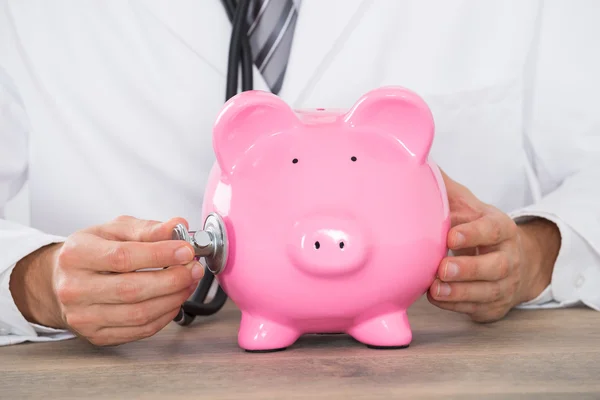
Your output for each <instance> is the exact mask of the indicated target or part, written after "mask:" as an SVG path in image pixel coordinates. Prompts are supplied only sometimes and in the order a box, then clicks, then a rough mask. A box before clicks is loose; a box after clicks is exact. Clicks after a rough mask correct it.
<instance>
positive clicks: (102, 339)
mask: <svg viewBox="0 0 600 400" xmlns="http://www.w3.org/2000/svg"><path fill="white" fill-rule="evenodd" d="M179 308H180V307H179V306H177V307H174V308H173V309H172V310H169V312H167V313H165V314H163V315H161V316H160V317H159V318H158V319H156V320H154V321H152V322H150V323H148V324H145V325H142V326H134V327H132V326H119V327H110V328H103V329H100V330H98V331H97V332H96V333H95V334H94V335H93V336H90V337H88V341H89V342H90V343H92V344H94V345H96V346H114V345H119V344H123V343H129V342H133V341H136V340H141V339H145V338H148V337H150V336H153V335H155V334H156V333H158V332H159V331H161V330H162V329H163V328H164V327H165V326H167V325H168V324H169V322H171V321H172V320H173V318H175V317H176V316H177V313H179Z"/></svg>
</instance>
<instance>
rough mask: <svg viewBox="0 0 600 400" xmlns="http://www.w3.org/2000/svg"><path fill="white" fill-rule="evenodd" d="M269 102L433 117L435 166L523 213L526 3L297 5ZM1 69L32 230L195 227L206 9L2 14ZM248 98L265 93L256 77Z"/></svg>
mask: <svg viewBox="0 0 600 400" xmlns="http://www.w3.org/2000/svg"><path fill="white" fill-rule="evenodd" d="M300 7H301V8H300V13H299V15H300V17H299V20H298V25H297V28H296V32H295V36H294V44H293V48H292V54H291V57H290V62H289V65H288V69H287V73H286V78H285V82H284V85H283V88H282V91H281V93H280V96H281V97H282V98H283V99H284V100H285V101H287V102H288V103H289V104H290V105H291V106H293V107H294V108H305V107H330V108H346V107H349V106H351V105H352V104H353V103H354V102H355V101H356V100H357V99H358V98H359V97H360V96H361V95H362V94H363V93H365V92H367V91H369V90H371V89H373V88H376V87H379V86H383V85H390V84H392V85H401V86H406V87H408V88H410V89H412V90H414V91H416V92H417V93H419V94H420V95H421V96H423V98H424V99H425V100H426V101H427V103H428V104H429V106H430V107H431V109H432V112H433V114H434V117H435V123H436V136H435V141H434V146H433V150H432V157H433V159H434V160H435V161H436V162H437V163H438V164H439V165H440V166H441V167H442V168H443V169H444V170H445V171H446V172H447V173H448V174H449V175H450V176H452V177H453V178H454V179H456V180H458V181H460V182H462V183H463V184H465V185H466V186H468V187H469V188H470V189H471V190H472V191H473V192H474V193H475V194H476V195H478V196H479V197H480V198H482V200H484V201H486V202H489V203H493V204H495V205H497V206H498V207H500V208H502V209H504V210H510V209H513V208H516V207H519V206H521V205H523V204H525V203H527V202H528V201H529V200H530V196H531V194H530V192H531V190H532V189H531V187H530V184H529V182H528V180H527V172H526V146H525V144H524V138H523V130H524V126H525V124H526V123H527V120H526V110H527V108H528V107H529V105H528V103H527V102H528V98H527V97H526V96H527V91H528V87H527V82H528V81H527V77H528V73H529V65H530V59H529V57H530V54H531V50H532V49H533V48H534V46H535V41H534V39H535V31H536V17H537V15H538V4H537V3H536V2H522V1H506V2H497V3H490V2H485V3H484V2H463V1H448V2H422V1H396V0H390V1H387V2H385V1H376V2H368V1H358V0H355V1H337V2H334V1H328V2H319V1H314V0H313V1H308V0H304V1H303V2H302V3H301V6H300ZM7 10H8V12H9V13H10V18H11V21H12V23H13V26H12V28H13V29H12V30H11V32H12V33H13V34H14V36H13V37H11V38H10V39H9V40H12V41H14V43H15V46H14V47H12V48H10V49H9V54H8V55H3V57H4V56H7V57H5V58H6V59H8V60H9V62H8V63H7V66H6V67H5V68H7V70H8V72H9V74H10V75H11V76H12V78H13V79H14V81H15V84H16V86H17V87H18V89H19V92H20V94H21V96H22V97H23V101H24V103H25V106H26V110H27V115H28V118H29V123H30V125H31V133H30V138H29V146H30V162H29V180H30V181H29V190H30V199H31V223H32V225H33V226H35V227H37V228H40V229H42V230H45V231H47V232H52V233H56V234H68V233H70V232H72V231H74V230H76V229H80V228H82V227H85V226H88V225H91V224H96V223H101V222H104V221H106V220H108V219H112V218H114V217H115V216H117V215H120V214H129V215H134V216H137V217H140V218H150V219H158V220H161V219H168V218H170V217H172V216H183V217H185V218H187V219H188V220H189V221H190V224H191V226H192V227H196V228H197V227H198V226H199V225H200V224H201V220H200V218H201V202H202V197H203V191H204V188H205V184H206V179H207V176H208V173H209V170H210V167H211V166H212V164H213V162H214V154H213V149H212V137H211V133H212V132H211V130H212V126H213V123H214V120H215V118H216V115H217V113H218V112H219V110H220V108H221V107H222V105H223V102H224V100H225V76H226V70H227V54H228V49H229V34H230V23H229V21H228V19H227V16H226V14H225V12H224V10H223V8H222V5H221V3H220V2H219V1H217V0H214V1H205V2H192V1H182V2H163V1H159V0H146V1H132V2H122V1H107V2H94V3H88V2H86V3H80V2H70V1H69V2H68V1H54V2H48V3H46V2H35V3H34V2H26V1H23V2H21V1H13V2H9V7H8V8H7ZM254 76H255V79H254V81H255V88H256V89H266V86H265V84H264V82H263V81H262V79H261V77H260V73H259V72H258V71H257V70H255V74H254Z"/></svg>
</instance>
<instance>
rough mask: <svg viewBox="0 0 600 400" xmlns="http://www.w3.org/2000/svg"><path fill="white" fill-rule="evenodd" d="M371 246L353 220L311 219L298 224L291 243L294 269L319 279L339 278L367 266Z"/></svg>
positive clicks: (290, 249) (363, 231)
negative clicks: (333, 276) (327, 276)
mask: <svg viewBox="0 0 600 400" xmlns="http://www.w3.org/2000/svg"><path fill="white" fill-rule="evenodd" d="M369 248H370V245H369V242H368V238H367V235H366V234H365V230H364V229H361V226H360V225H359V224H358V223H357V222H356V221H355V220H353V219H350V218H339V217H337V218H336V217H323V216H316V217H309V218H306V219H303V220H300V221H298V222H296V224H295V225H294V227H293V229H292V234H291V236H290V238H289V240H288V250H289V255H290V257H291V259H292V262H293V263H294V265H296V266H297V267H298V268H300V269H301V270H303V271H305V272H308V273H311V274H315V275H338V274H345V273H350V272H353V271H356V270H358V269H360V268H361V267H362V266H364V265H365V263H366V261H367V258H368V252H369Z"/></svg>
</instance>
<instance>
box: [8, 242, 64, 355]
mask: <svg viewBox="0 0 600 400" xmlns="http://www.w3.org/2000/svg"><path fill="white" fill-rule="evenodd" d="M64 240H65V239H64V238H62V237H60V236H53V235H48V234H44V233H39V234H33V235H30V234H29V233H28V234H27V236H26V237H25V238H23V239H22V240H21V241H20V243H19V256H18V257H17V258H18V259H17V260H16V262H14V263H12V264H11V265H10V266H9V267H8V269H6V270H5V271H3V272H2V273H1V274H0V310H2V318H1V321H0V325H2V326H0V332H1V335H0V337H1V336H4V335H9V336H12V339H11V340H10V342H12V343H18V342H22V341H47V340H49V339H64V338H67V337H71V336H72V334H71V333H70V332H68V331H66V330H62V329H54V328H50V327H46V326H43V325H39V324H34V323H30V322H29V321H27V319H25V317H24V316H23V314H22V313H21V312H20V311H19V309H18V307H17V305H16V304H15V301H14V298H13V296H12V293H11V291H10V278H11V275H12V272H13V271H14V269H15V267H16V265H17V262H18V261H19V260H21V259H23V258H24V257H26V256H27V255H29V254H31V253H33V252H34V251H36V250H38V249H40V248H42V247H44V246H46V245H49V244H53V243H61V242H63V241H64ZM0 342H3V341H0ZM0 344H1V343H0Z"/></svg>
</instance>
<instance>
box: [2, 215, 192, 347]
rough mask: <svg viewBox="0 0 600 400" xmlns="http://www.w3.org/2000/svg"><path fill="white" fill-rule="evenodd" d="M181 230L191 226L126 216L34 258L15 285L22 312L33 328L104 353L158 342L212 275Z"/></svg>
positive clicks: (23, 265)
mask: <svg viewBox="0 0 600 400" xmlns="http://www.w3.org/2000/svg"><path fill="white" fill-rule="evenodd" d="M177 223H183V224H184V225H186V227H187V223H186V222H185V221H184V220H181V219H172V220H170V221H167V222H165V223H160V222H155V221H143V220H138V219H135V218H132V217H120V218H117V219H116V220H114V221H111V222H109V223H106V224H104V225H99V226H94V227H91V228H89V229H85V230H82V231H79V232H76V233H74V234H73V235H71V236H69V237H68V238H67V240H66V241H65V242H64V243H60V244H54V245H50V246H46V247H44V248H42V249H40V250H38V251H37V252H35V253H32V254H31V255H30V256H28V257H26V258H24V259H23V260H21V261H20V262H19V263H18V264H17V267H16V268H15V270H14V271H13V275H12V278H11V283H10V289H11V292H12V293H13V297H14V299H15V302H16V304H17V307H18V308H19V309H20V310H21V312H22V313H23V315H24V316H25V317H26V318H27V319H28V320H29V321H30V322H33V323H37V324H41V325H44V326H48V327H53V328H59V329H67V330H70V331H72V332H73V333H75V334H77V335H79V336H81V337H83V338H85V339H87V340H88V341H89V342H91V343H92V344H95V345H99V346H103V345H117V344H122V343H126V342H131V341H134V340H139V339H142V338H146V337H149V336H152V335H154V334H155V333H156V332H158V331H159V330H161V329H162V328H163V327H165V326H166V325H167V324H168V323H169V322H170V321H171V320H172V319H173V318H174V317H175V316H176V315H177V313H178V310H179V307H180V306H181V304H182V303H183V302H184V301H185V300H186V299H187V298H188V297H189V296H190V295H191V293H192V292H193V290H194V288H195V287H196V285H197V283H198V281H199V280H200V279H201V277H202V275H203V273H204V269H203V267H202V266H201V265H200V264H199V263H197V262H196V261H195V260H194V252H193V249H192V247H191V246H190V245H189V244H188V243H186V242H184V241H174V240H170V239H171V231H172V230H173V228H174V226H175V225H176V224H177ZM164 267H168V268H166V269H164ZM153 268H158V270H152V271H137V270H140V269H153ZM136 271H137V272H136Z"/></svg>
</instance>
